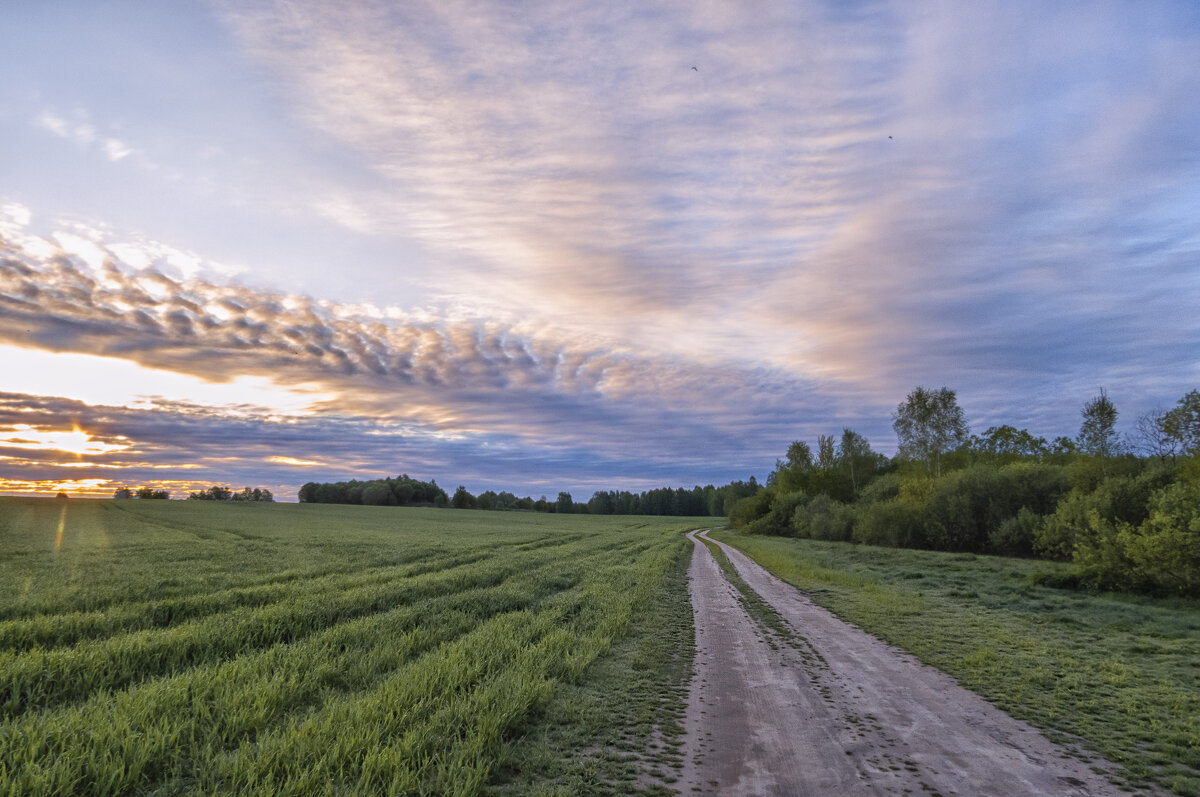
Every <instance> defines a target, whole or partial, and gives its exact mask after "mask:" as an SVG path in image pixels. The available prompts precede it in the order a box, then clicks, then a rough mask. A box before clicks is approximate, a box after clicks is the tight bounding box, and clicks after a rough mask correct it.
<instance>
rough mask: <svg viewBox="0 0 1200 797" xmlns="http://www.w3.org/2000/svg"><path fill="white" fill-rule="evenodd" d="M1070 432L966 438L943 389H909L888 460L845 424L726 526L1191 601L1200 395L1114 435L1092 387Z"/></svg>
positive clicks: (1199, 492) (786, 466) (1199, 580)
mask: <svg viewBox="0 0 1200 797" xmlns="http://www.w3.org/2000/svg"><path fill="white" fill-rule="evenodd" d="M1080 415H1081V424H1080V429H1079V434H1078V435H1077V436H1076V437H1074V438H1066V437H1059V438H1056V439H1055V440H1053V441H1047V440H1046V439H1045V438H1042V437H1038V436H1036V435H1034V434H1032V433H1030V432H1029V431H1028V430H1025V429H1017V428H1015V427H1013V426H1007V425H1005V426H992V427H989V428H988V429H987V430H986V431H985V432H983V433H982V434H980V435H972V434H971V433H970V429H969V427H968V425H967V421H966V416H965V414H964V413H963V410H962V408H961V407H959V405H958V400H957V397H956V395H955V393H954V391H953V390H949V389H948V388H941V389H939V390H927V389H925V388H921V387H918V388H916V389H915V390H913V391H912V392H911V393H910V394H909V395H908V396H907V398H906V399H905V400H904V401H903V402H901V404H900V405H899V406H898V407H897V408H896V411H895V412H894V413H893V414H892V426H893V429H894V430H895V432H896V436H897V440H898V442H899V449H898V453H897V455H896V457H894V458H888V457H886V456H884V455H882V454H879V453H876V452H874V451H872V450H871V447H870V446H869V445H868V444H867V441H866V439H865V438H863V437H862V436H861V435H859V434H857V433H856V432H854V431H853V430H850V429H843V430H842V434H841V436H840V437H836V438H835V437H834V436H833V435H821V436H820V437H819V438H818V440H817V446H816V449H815V450H814V449H813V448H812V447H811V446H809V445H808V444H807V443H805V442H800V441H797V442H794V443H792V444H791V446H790V447H789V448H788V450H787V454H786V458H785V459H782V460H779V461H777V462H776V466H775V470H774V471H773V472H772V473H771V475H770V476H769V477H768V479H767V482H766V484H765V485H763V487H762V488H761V489H759V490H757V491H756V492H755V493H754V494H753V495H751V496H748V497H746V498H743V499H741V500H739V501H738V502H737V503H736V504H735V505H734V506H733V507H732V508H731V511H730V513H729V519H730V522H731V525H733V526H734V527H735V528H738V529H742V530H743V531H745V532H748V533H754V534H774V535H782V536H792V537H803V538H811V539H818V540H835V541H846V542H853V543H864V544H868V545H886V546H894V547H904V548H927V549H933V550H942V551H959V552H970V553H988V554H1000V555H1005V556H1021V557H1039V558H1047V559H1057V560H1065V561H1070V562H1072V563H1073V564H1074V568H1073V570H1072V573H1071V575H1070V576H1068V577H1066V578H1063V577H1061V576H1049V575H1047V576H1045V577H1044V578H1043V579H1042V581H1043V582H1044V583H1053V584H1054V585H1056V586H1066V587H1076V588H1083V589H1088V590H1101V591H1108V590H1116V591H1132V592H1142V593H1148V594H1154V595H1176V596H1190V597H1200V392H1198V391H1192V392H1190V393H1188V394H1187V395H1185V396H1183V397H1182V398H1181V399H1180V400H1179V401H1178V403H1177V404H1176V405H1175V406H1174V407H1172V408H1170V409H1167V410H1163V409H1159V410H1155V411H1153V412H1150V413H1147V414H1146V415H1144V416H1142V417H1141V418H1139V419H1138V420H1137V424H1136V432H1135V433H1134V434H1133V435H1132V436H1128V437H1122V436H1120V435H1118V434H1117V432H1116V422H1117V417H1118V411H1117V407H1116V405H1115V404H1114V403H1113V401H1112V399H1110V398H1109V397H1108V395H1107V394H1106V393H1105V392H1104V391H1103V390H1101V391H1100V394H1099V395H1098V396H1096V397H1094V398H1093V399H1092V400H1091V401H1089V402H1087V403H1086V404H1085V405H1084V406H1083V408H1082V409H1081V412H1080Z"/></svg>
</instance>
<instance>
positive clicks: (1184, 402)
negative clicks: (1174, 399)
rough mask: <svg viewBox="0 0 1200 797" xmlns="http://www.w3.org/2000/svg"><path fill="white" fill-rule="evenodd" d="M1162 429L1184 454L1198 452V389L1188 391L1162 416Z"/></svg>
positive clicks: (1199, 413) (1199, 439)
mask: <svg viewBox="0 0 1200 797" xmlns="http://www.w3.org/2000/svg"><path fill="white" fill-rule="evenodd" d="M1162 430H1163V434H1164V436H1166V437H1167V439H1169V440H1170V441H1171V442H1172V443H1173V444H1174V445H1176V446H1178V448H1179V450H1180V451H1181V452H1183V453H1184V454H1187V455H1189V456H1191V455H1193V454H1200V391H1197V390H1193V391H1192V392H1190V393H1188V394H1187V395H1186V396H1184V397H1183V398H1181V399H1180V400H1179V402H1178V403H1177V404H1176V405H1175V406H1174V407H1173V408H1172V409H1171V410H1170V411H1168V412H1167V413H1166V414H1165V415H1164V416H1163V423H1162Z"/></svg>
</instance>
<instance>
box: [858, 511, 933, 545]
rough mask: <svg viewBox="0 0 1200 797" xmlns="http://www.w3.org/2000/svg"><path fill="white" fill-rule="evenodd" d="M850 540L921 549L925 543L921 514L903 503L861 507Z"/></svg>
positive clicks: (868, 543)
mask: <svg viewBox="0 0 1200 797" xmlns="http://www.w3.org/2000/svg"><path fill="white" fill-rule="evenodd" d="M850 540H851V542H857V543H862V544H863V545H889V546H892V547H900V548H919V547H921V546H922V544H923V543H924V532H923V529H922V526H921V518H920V514H919V512H917V511H916V510H914V509H912V508H911V507H909V506H906V505H905V504H904V502H903V501H899V500H896V501H878V502H876V503H872V504H867V505H865V506H859V507H858V510H857V511H856V512H855V518H854V526H853V528H852V529H851V531H850Z"/></svg>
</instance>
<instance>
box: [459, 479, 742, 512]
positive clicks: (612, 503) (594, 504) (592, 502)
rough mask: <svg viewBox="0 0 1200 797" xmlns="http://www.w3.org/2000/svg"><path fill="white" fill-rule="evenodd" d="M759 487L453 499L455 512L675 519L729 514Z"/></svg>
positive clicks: (465, 494)
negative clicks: (579, 496)
mask: <svg viewBox="0 0 1200 797" xmlns="http://www.w3.org/2000/svg"><path fill="white" fill-rule="evenodd" d="M758 488H759V484H758V482H757V481H756V480H755V478H754V477H753V476H751V477H750V480H749V481H748V482H742V481H736V482H730V483H729V484H726V485H724V486H722V487H715V486H713V485H711V484H709V485H706V486H704V487H699V486H696V487H693V488H692V489H690V490H688V489H684V488H682V487H678V488H671V487H660V488H657V489H654V490H646V491H644V492H641V493H633V492H629V491H628V490H598V491H596V492H594V493H592V497H591V498H590V499H588V501H587V502H586V503H585V502H579V501H576V500H575V499H574V498H573V497H572V495H571V494H570V493H568V492H560V493H559V494H558V498H557V499H556V500H554V501H548V500H546V497H545V496H542V497H541V498H539V499H537V500H536V501H535V500H533V499H532V498H517V497H516V496H515V495H513V494H512V493H507V492H502V493H496V492H493V491H491V490H488V491H486V492H483V493H480V494H479V495H478V496H474V495H471V493H469V492H468V491H467V488H466V487H463V486H459V488H458V489H457V490H455V492H454V496H453V497H452V498H451V499H450V505H451V506H452V507H454V508H455V509H492V510H525V511H532V512H552V513H557V514H564V515H565V514H576V515H674V516H692V517H695V516H712V517H716V516H721V515H726V514H728V513H729V511H730V510H731V509H732V508H733V506H734V504H736V503H737V502H738V500H740V499H742V498H745V497H746V496H749V495H754V494H755V493H756V492H758Z"/></svg>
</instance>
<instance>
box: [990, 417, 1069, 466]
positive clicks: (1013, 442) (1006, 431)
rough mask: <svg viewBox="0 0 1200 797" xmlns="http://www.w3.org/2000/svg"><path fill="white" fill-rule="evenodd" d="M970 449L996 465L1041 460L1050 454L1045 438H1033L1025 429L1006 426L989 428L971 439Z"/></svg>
mask: <svg viewBox="0 0 1200 797" xmlns="http://www.w3.org/2000/svg"><path fill="white" fill-rule="evenodd" d="M971 448H973V449H974V450H975V451H976V452H977V453H979V454H982V455H983V457H984V458H985V459H987V460H989V461H992V462H995V463H997V464H1007V463H1010V462H1016V461H1018V460H1021V459H1041V458H1043V457H1045V456H1046V455H1047V454H1048V453H1049V452H1050V445H1049V444H1048V443H1047V442H1046V438H1044V437H1034V436H1033V435H1032V434H1030V433H1029V430H1027V429H1017V428H1016V427H1015V426H1008V425H1004V426H989V427H988V430H987V431H986V432H984V433H983V434H982V435H980V436H978V437H973V438H971Z"/></svg>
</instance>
